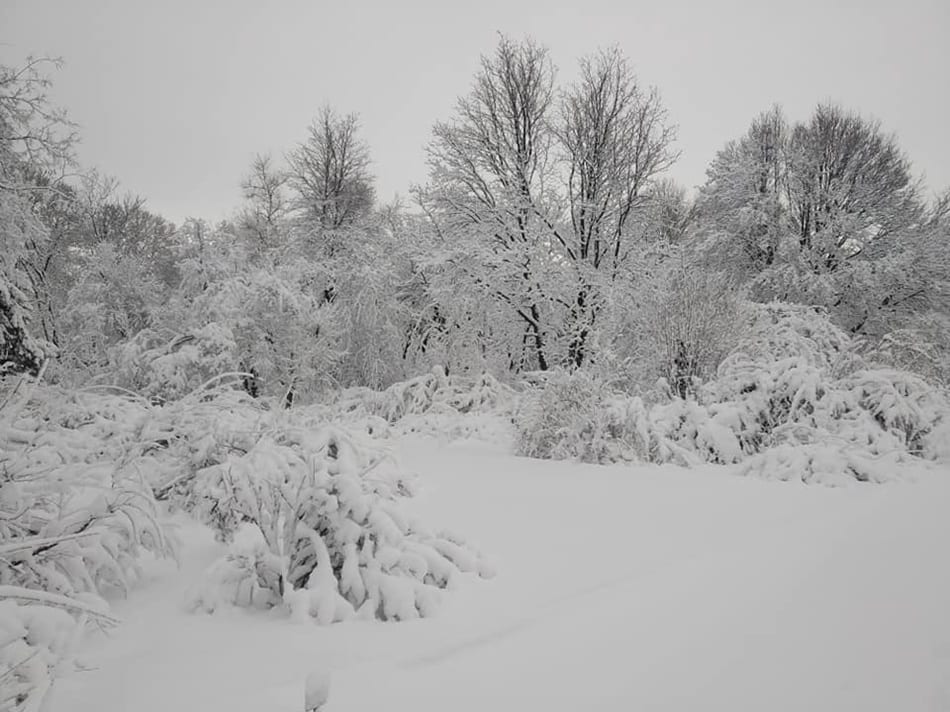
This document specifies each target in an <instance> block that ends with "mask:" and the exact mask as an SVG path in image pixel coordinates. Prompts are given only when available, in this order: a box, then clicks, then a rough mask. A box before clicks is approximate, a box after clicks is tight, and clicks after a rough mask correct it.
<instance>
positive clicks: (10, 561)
mask: <svg viewBox="0 0 950 712" xmlns="http://www.w3.org/2000/svg"><path fill="white" fill-rule="evenodd" d="M159 358H160V357H159ZM485 383H486V384H488V383H489V382H487V381H486V382H485ZM430 385H431V384H430ZM486 387H488V386H487V385H486ZM427 388H428V386H427V385H426V382H425V379H421V380H420V381H419V382H418V383H414V384H411V385H407V386H406V387H405V389H403V391H401V392H402V394H403V397H404V398H405V401H404V402H405V403H406V404H407V406H406V407H408V408H415V407H417V406H416V405H412V404H414V403H421V402H423V401H424V400H425V397H424V396H423V393H429V392H430V391H429V390H427ZM436 390H438V389H436ZM489 390H490V388H489ZM449 391H450V392H449V393H444V394H440V395H438V396H437V397H436V398H435V400H436V401H439V402H441V401H442V400H446V401H447V402H450V403H453V404H454V406H452V407H455V408H458V409H465V408H466V407H474V406H473V404H475V403H477V402H480V399H482V398H489V396H488V395H485V394H482V395H479V391H478V390H477V389H476V390H475V391H471V392H469V391H466V392H465V393H462V392H461V391H459V392H455V391H452V389H449ZM410 392H414V393H415V395H412V396H409V395H407V394H408V393H410ZM430 395H431V393H430ZM390 397H392V398H395V397H396V396H394V395H391V396H390ZM0 402H2V404H3V407H2V409H0V542H2V543H0V682H2V683H3V684H2V685H0V689H2V690H3V692H4V694H3V695H2V696H0V709H2V710H7V709H15V710H19V709H20V708H21V707H22V708H24V709H36V705H38V704H40V702H41V700H42V698H43V697H44V696H45V694H46V692H47V691H48V690H49V687H50V685H51V684H52V680H53V677H54V676H55V674H57V672H59V671H61V670H62V669H63V667H64V666H67V665H68V660H69V657H70V656H71V654H72V651H73V649H74V647H75V643H76V641H77V640H78V639H79V637H80V636H81V634H82V630H83V628H84V626H85V625H86V624H87V623H90V622H94V623H98V624H99V625H111V624H113V623H115V622H116V621H115V620H114V619H113V618H112V617H111V616H110V615H109V613H108V605H107V604H106V602H105V599H106V598H108V597H109V596H110V595H113V594H115V593H123V592H127V591H128V590H129V587H130V586H131V585H132V584H133V583H134V582H135V581H136V578H137V576H138V574H139V559H140V555H141V554H142V553H143V552H150V553H151V554H152V555H154V556H171V555H174V553H175V546H174V539H173V538H172V537H171V536H170V535H169V533H168V531H167V527H166V525H165V524H163V517H162V514H161V505H162V501H165V502H166V503H167V504H169V505H173V506H177V507H179V508H181V509H185V510H188V511H191V512H193V513H194V514H195V515H196V516H197V517H198V518H199V519H201V520H202V521H204V522H205V523H207V524H209V525H210V526H211V527H212V528H213V529H214V530H215V531H216V532H217V533H218V535H219V536H220V538H222V539H224V540H227V541H229V542H230V544H231V549H230V551H229V553H228V554H227V555H226V556H225V557H224V558H223V559H222V560H221V561H219V562H217V563H216V564H215V565H214V567H212V569H211V570H210V571H209V572H208V575H207V578H206V580H205V582H204V584H203V585H202V586H201V587H200V588H199V589H198V590H196V591H195V592H194V595H193V596H192V599H191V602H192V604H193V605H194V607H196V608H202V609H204V610H213V609H214V608H215V607H217V606H218V605H219V604H220V603H221V602H229V603H232V604H238V605H252V606H258V607H271V606H277V605H280V606H283V607H285V608H287V609H288V610H290V611H291V612H292V613H293V614H294V615H300V616H313V617H314V618H316V619H317V620H318V621H320V622H323V623H329V622H333V621H337V620H342V619H345V618H348V617H351V616H354V615H360V616H366V617H376V618H380V619H385V620H405V619H408V618H414V617H419V616H425V615H428V614H429V613H431V612H432V610H433V609H434V607H435V605H436V603H437V601H438V596H439V590H440V589H442V588H445V587H446V586H448V585H450V584H451V583H452V582H453V580H454V579H455V577H456V576H457V575H459V574H460V573H461V572H473V573H476V574H478V575H489V574H490V573H491V571H490V568H489V567H488V565H487V564H486V563H485V562H484V561H483V560H482V559H481V557H480V556H479V555H478V554H477V553H476V552H475V551H474V550H472V549H470V548H469V547H467V546H466V545H465V544H464V542H462V541H461V540H460V539H459V538H457V537H455V536H453V535H451V534H448V533H445V532H439V531H429V530H427V529H426V528H424V527H423V526H421V525H420V524H419V523H418V522H415V521H413V520H412V519H410V518H407V517H406V516H405V515H404V514H403V512H402V509H401V507H400V499H401V498H402V497H404V496H406V495H408V494H411V493H412V490H413V478H412V477H410V476H409V475H407V474H406V473H404V472H403V471H402V470H401V469H400V468H399V467H398V465H397V464H396V463H395V461H394V460H393V458H392V457H391V456H390V455H389V454H388V452H387V450H386V449H385V448H383V447H382V446H381V445H380V444H379V440H378V439H374V438H372V437H371V436H369V435H367V434H366V433H364V432H360V431H359V430H358V429H356V430H353V431H350V430H347V429H343V428H341V427H337V426H334V425H332V424H331V423H330V421H328V417H327V409H326V408H320V407H312V408H294V409H283V408H274V409H271V408H269V407H268V404H267V401H260V400H256V399H254V398H252V397H251V396H249V395H248V394H247V393H245V392H244V391H242V390H240V389H236V388H231V387H228V386H227V385H224V386H221V385H220V384H219V385H218V387H210V386H209V387H207V388H199V389H196V390H193V391H191V392H190V393H188V395H186V396H184V397H181V398H178V399H176V400H170V401H162V402H159V401H156V400H155V399H151V400H147V399H144V398H141V397H138V396H134V395H131V394H128V393H122V392H116V390H115V389H101V388H100V389H87V390H80V391H69V390H64V389H61V388H54V387H46V386H35V384H31V383H28V382H27V381H18V382H6V383H4V384H3V392H2V396H0ZM420 407H421V406H420ZM8 690H9V691H10V692H9V693H8ZM30 705H32V707H31V706H30Z"/></svg>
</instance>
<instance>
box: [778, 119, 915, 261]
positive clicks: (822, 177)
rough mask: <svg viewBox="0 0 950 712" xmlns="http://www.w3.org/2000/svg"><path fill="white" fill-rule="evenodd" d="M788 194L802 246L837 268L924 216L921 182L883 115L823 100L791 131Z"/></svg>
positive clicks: (819, 259) (820, 259)
mask: <svg viewBox="0 0 950 712" xmlns="http://www.w3.org/2000/svg"><path fill="white" fill-rule="evenodd" d="M790 161H791V165H790V172H789V202H790V208H791V213H792V215H791V217H792V220H793V224H794V226H795V228H796V232H797V233H798V236H799V242H800V244H801V247H802V249H803V250H806V251H812V252H814V253H815V256H816V258H817V259H818V262H817V263H816V267H819V265H820V266H821V267H824V268H826V269H830V270H833V269H835V268H836V267H837V266H838V265H839V264H840V263H841V261H842V260H843V259H848V258H851V257H853V256H855V255H857V254H859V253H860V252H861V251H862V250H863V249H864V248H865V247H866V246H867V245H868V244H869V243H870V242H871V241H873V240H876V239H880V238H883V237H885V236H886V235H888V234H889V233H893V232H895V231H897V230H900V229H901V228H904V227H907V226H908V225H910V224H912V223H914V222H916V221H918V220H919V219H920V218H921V211H922V206H921V201H920V198H919V193H920V187H919V184H918V183H917V182H915V181H914V180H913V178H912V176H911V169H910V161H909V160H908V159H907V157H906V156H905V155H904V153H903V152H902V151H901V149H900V147H899V146H898V144H897V139H896V138H895V137H894V136H892V135H887V134H885V133H884V132H883V131H882V130H881V126H880V123H879V122H877V121H871V120H868V119H865V118H863V117H861V116H859V115H858V114H855V113H851V112H846V111H844V110H843V109H841V108H840V107H837V106H833V105H820V106H819V107H818V108H817V109H816V111H815V113H814V115H813V116H812V118H811V120H810V121H809V122H808V123H807V124H802V125H799V126H796V127H795V129H794V131H793V132H792V135H791V146H790Z"/></svg>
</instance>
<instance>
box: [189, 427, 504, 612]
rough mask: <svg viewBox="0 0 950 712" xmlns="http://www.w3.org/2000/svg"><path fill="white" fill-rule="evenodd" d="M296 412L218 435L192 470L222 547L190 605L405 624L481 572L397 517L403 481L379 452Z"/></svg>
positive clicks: (466, 555) (195, 497) (200, 505)
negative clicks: (215, 452) (214, 451)
mask: <svg viewBox="0 0 950 712" xmlns="http://www.w3.org/2000/svg"><path fill="white" fill-rule="evenodd" d="M305 413H306V411H303V412H301V413H300V414H295V413H289V414H288V413H286V412H278V413H275V414H272V413H263V412H262V413H261V414H260V415H261V417H260V419H259V421H258V423H257V427H256V429H254V430H246V429H244V428H243V427H242V428H239V429H237V430H235V431H234V432H232V433H228V432H227V431H226V429H219V430H218V432H217V435H216V437H217V438H218V439H219V440H222V441H227V442H229V443H230V445H229V446H228V448H227V452H226V453H224V456H223V457H215V458H213V460H214V461H213V463H211V464H206V465H205V466H204V467H202V468H201V469H199V470H197V471H196V473H195V478H194V483H193V486H192V495H191V496H192V501H193V504H194V506H195V508H196V511H197V512H198V513H199V516H200V517H201V518H202V519H203V520H204V521H206V522H208V523H209V524H211V525H212V527H213V528H214V529H215V530H216V531H217V532H218V534H219V535H220V536H221V538H223V539H226V540H229V541H231V550H230V551H229V553H228V554H227V555H226V557H225V558H224V559H223V560H222V561H220V562H218V563H217V564H216V565H215V567H214V568H213V569H212V571H211V572H209V576H208V580H207V581H206V582H205V583H204V585H203V586H201V587H200V588H199V589H198V590H196V591H195V592H194V593H193V595H192V597H191V603H192V605H193V607H194V608H201V609H203V610H207V611H213V610H214V609H215V608H216V607H217V606H218V605H219V604H220V603H221V602H227V603H231V604H238V605H250V606H255V607H265V608H267V607H272V606H277V605H286V606H287V607H288V608H289V609H290V610H291V611H292V612H293V614H294V615H297V616H302V617H306V616H308V615H310V616H313V617H314V618H316V620H318V621H319V622H321V623H332V622H335V621H339V620H344V619H346V618H350V617H352V616H354V615H360V616H364V617H376V618H380V619H383V620H405V619H409V618H416V617H420V616H426V615H428V614H429V613H431V612H432V611H433V610H434V607H435V605H436V602H437V600H438V589H441V588H445V587H446V586H447V585H449V584H450V583H451V582H452V580H453V578H454V577H455V576H456V575H457V574H459V573H460V572H474V573H478V574H480V575H487V574H488V573H490V570H489V568H488V567H487V565H486V564H485V563H484V562H482V560H481V559H480V557H479V556H478V555H477V554H476V553H475V552H474V551H472V550H471V549H469V548H468V547H466V546H465V545H464V543H463V542H462V541H461V540H459V539H458V538H456V537H454V536H452V535H449V534H445V533H442V532H430V531H428V530H426V529H425V528H423V527H422V526H420V525H419V524H418V523H417V522H414V521H412V520H411V519H408V518H406V517H405V515H404V514H403V513H402V512H401V510H400V508H399V498H400V497H402V496H404V495H406V494H408V493H409V492H411V485H412V482H411V479H409V478H407V477H406V476H405V475H404V474H403V473H401V472H400V471H399V469H398V468H397V467H396V465H395V463H394V461H393V460H392V458H391V457H390V456H388V454H387V453H386V451H385V450H383V449H381V448H380V447H379V446H378V445H374V444H373V443H371V442H370V441H369V440H368V439H366V438H362V437H358V436H355V435H354V434H351V433H348V432H347V431H345V430H341V429H339V428H337V427H333V426H330V425H327V424H326V423H323V422H319V421H312V420H309V419H308V418H307V416H306V415H305ZM242 439H243V441H242Z"/></svg>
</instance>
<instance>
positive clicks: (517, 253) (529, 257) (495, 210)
mask: <svg viewBox="0 0 950 712" xmlns="http://www.w3.org/2000/svg"><path fill="white" fill-rule="evenodd" d="M553 98H554V67H553V65H552V64H551V60H550V59H549V57H548V52H547V50H546V49H545V48H543V47H541V46H539V45H536V44H535V43H533V42H531V41H530V40H528V41H525V42H522V43H516V42H514V41H513V40H511V39H509V38H507V37H502V38H501V40H500V41H499V43H498V47H497V48H496V50H495V53H494V54H493V55H492V56H489V57H483V58H482V66H481V70H480V71H479V73H478V75H477V76H476V78H475V84H474V88H473V89H472V92H471V93H470V94H469V95H468V96H466V97H463V98H461V99H459V101H458V104H457V108H456V119H455V120H454V121H452V122H447V123H439V124H436V126H435V128H434V129H433V140H432V143H431V144H430V145H429V147H428V162H429V166H430V169H431V182H430V186H429V190H428V191H427V192H426V193H425V195H424V196H423V201H424V202H425V203H426V205H424V207H425V208H426V212H427V214H428V215H429V216H430V218H432V219H433V220H436V221H438V222H439V223H440V224H439V229H440V231H441V232H442V233H444V234H446V235H448V234H468V235H472V236H474V237H475V241H476V242H477V243H478V244H477V245H475V248H476V254H475V255H472V254H469V255H467V256H465V257H464V258H462V259H460V260H458V262H457V266H458V267H459V269H460V270H462V271H463V272H464V273H466V275H467V277H468V278H469V279H470V281H471V282H473V283H474V284H475V285H476V287H477V289H479V290H480V291H482V292H483V293H485V294H486V296H488V297H489V298H491V299H493V300H497V301H499V302H500V303H502V304H503V305H504V306H505V307H506V308H510V309H512V310H513V311H514V313H515V314H516V315H517V318H518V319H520V320H521V321H522V322H523V324H524V326H525V340H526V344H527V343H530V345H531V350H532V352H533V356H534V361H535V363H536V365H537V367H538V368H541V369H542V370H544V369H547V368H548V366H549V361H548V355H547V353H546V344H545V338H546V334H545V331H546V329H545V326H544V324H543V315H542V303H541V302H542V300H543V298H544V296H543V294H542V290H541V288H540V286H539V285H538V283H537V276H536V274H535V270H536V267H537V261H538V260H539V258H540V252H543V251H544V245H545V244H546V243H547V241H548V239H549V237H550V234H551V233H552V232H554V230H553V226H554V223H553V220H552V219H551V217H550V215H549V214H548V212H547V206H546V200H547V198H548V195H547V192H548V189H549V175H548V173H549V166H548V161H549V158H550V151H549V149H550V144H551V136H550V132H549V130H548V126H547V117H548V113H549V109H550V107H551V105H552V101H553ZM539 246H540V248H541V250H540V252H539V249H538V248H539ZM473 256H474V257H475V258H476V259H477V260H478V261H480V262H481V263H482V266H489V267H490V268H491V269H493V270H494V271H495V273H496V274H497V275H500V276H499V277H490V276H489V275H486V274H485V272H484V271H483V270H481V269H479V267H477V266H476V265H475V264H472V265H471V266H470V265H468V264H466V262H469V261H472V257H473ZM473 267H474V268H475V269H474V270H473V269H472V268H473Z"/></svg>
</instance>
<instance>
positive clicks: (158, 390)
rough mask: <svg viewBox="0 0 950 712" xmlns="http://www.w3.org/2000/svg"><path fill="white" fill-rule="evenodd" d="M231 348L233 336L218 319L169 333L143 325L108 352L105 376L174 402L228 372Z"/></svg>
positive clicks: (233, 361) (232, 360) (231, 362)
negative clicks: (195, 327)
mask: <svg viewBox="0 0 950 712" xmlns="http://www.w3.org/2000/svg"><path fill="white" fill-rule="evenodd" d="M236 352H237V345H236V343H235V340H234V335H233V334H232V333H231V331H230V329H228V328H227V327H226V326H223V325H221V324H218V323H210V324H206V325H205V326H203V327H201V328H198V329H193V330H191V331H189V332H188V333H186V334H183V335H175V336H172V337H168V336H167V335H162V334H159V333H158V332H156V331H154V330H152V329H143V330H142V331H140V332H139V333H137V334H135V336H133V337H132V338H131V339H128V340H127V341H123V342H121V343H119V344H117V345H116V346H114V347H113V348H112V349H111V350H110V352H109V361H110V367H111V368H110V371H111V380H112V383H113V384H114V385H117V386H120V387H122V388H125V389H127V390H130V391H132V392H134V393H139V394H141V395H143V396H146V397H147V398H151V399H154V400H159V401H167V400H174V399H176V398H181V397H183V396H185V395H187V394H188V393H191V392H192V391H194V390H195V389H197V388H200V387H201V385H202V384H204V383H206V382H207V381H209V380H211V379H212V378H214V377H215V376H217V375H218V374H221V373H227V372H228V371H232V370H234V369H235V367H236V364H237V362H238V359H237V356H236Z"/></svg>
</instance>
